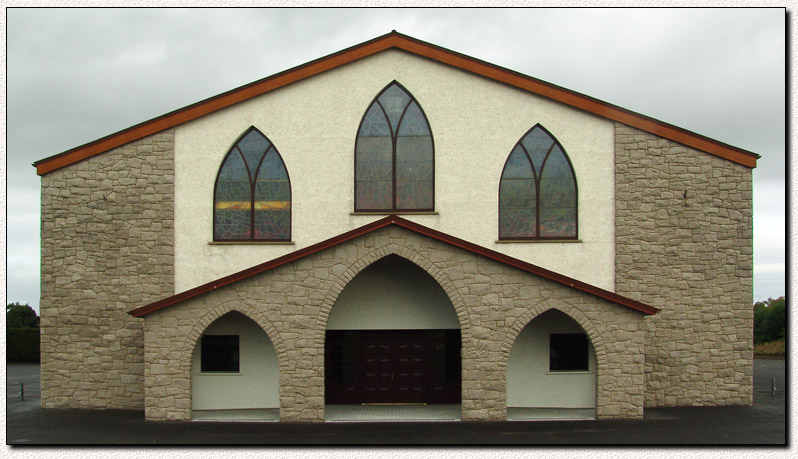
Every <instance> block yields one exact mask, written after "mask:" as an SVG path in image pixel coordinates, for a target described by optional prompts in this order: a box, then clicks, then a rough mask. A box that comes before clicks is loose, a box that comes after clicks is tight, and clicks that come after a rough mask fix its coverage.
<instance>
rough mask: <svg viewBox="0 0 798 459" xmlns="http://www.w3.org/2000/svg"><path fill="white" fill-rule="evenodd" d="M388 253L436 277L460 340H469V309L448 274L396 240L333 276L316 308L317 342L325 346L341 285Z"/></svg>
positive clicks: (343, 285)
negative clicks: (396, 242)
mask: <svg viewBox="0 0 798 459" xmlns="http://www.w3.org/2000/svg"><path fill="white" fill-rule="evenodd" d="M388 255H397V256H399V257H402V258H404V259H405V260H408V261H410V262H411V263H413V264H415V265H416V266H418V267H419V268H421V269H422V270H424V272H426V273H427V274H429V275H430V276H431V277H432V278H433V279H435V281H436V282H437V283H438V285H440V286H441V288H442V289H443V291H444V292H446V296H447V297H448V298H449V301H451V303H452V306H453V307H454V310H455V314H456V315H457V320H458V321H459V322H460V334H461V340H462V342H464V343H466V342H470V340H471V323H470V321H469V318H468V313H467V312H466V307H465V303H463V300H462V298H460V294H459V293H458V292H457V289H456V288H455V287H454V284H452V282H451V281H450V280H449V278H448V276H446V274H444V273H443V271H441V270H440V269H438V268H437V267H436V266H435V265H434V264H433V263H432V262H431V261H429V260H427V259H426V258H424V257H422V256H421V255H419V254H418V253H416V252H415V251H413V250H410V249H408V248H406V247H402V246H399V245H397V244H390V245H387V246H385V247H382V248H379V249H375V250H373V251H371V252H369V253H368V254H366V255H365V256H363V257H361V258H360V259H358V260H357V261H355V262H354V263H352V265H351V266H350V267H349V268H348V269H347V270H346V271H344V273H343V274H341V275H340V276H339V277H338V279H336V280H335V282H334V283H333V286H332V287H330V289H329V290H328V292H327V295H326V296H325V298H324V302H323V303H322V306H321V311H320V312H319V315H318V318H317V320H316V327H315V330H316V331H317V337H316V340H317V342H316V344H317V345H318V346H320V347H322V348H323V346H324V332H325V330H326V329H327V321H328V319H329V317H330V312H331V311H332V308H333V305H335V302H336V300H337V299H338V296H339V295H340V294H341V292H342V291H343V289H344V288H345V287H346V286H347V285H348V284H349V282H350V281H351V280H352V279H354V277H355V276H357V275H358V274H359V273H360V272H361V271H363V270H364V269H366V268H367V267H368V266H370V265H371V264H372V263H374V262H376V261H377V260H380V259H382V258H384V257H386V256H388Z"/></svg>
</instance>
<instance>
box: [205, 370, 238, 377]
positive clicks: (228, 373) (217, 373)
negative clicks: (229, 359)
mask: <svg viewBox="0 0 798 459" xmlns="http://www.w3.org/2000/svg"><path fill="white" fill-rule="evenodd" d="M197 376H244V373H241V372H235V371H200V372H199V373H197Z"/></svg>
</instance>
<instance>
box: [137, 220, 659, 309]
mask: <svg viewBox="0 0 798 459" xmlns="http://www.w3.org/2000/svg"><path fill="white" fill-rule="evenodd" d="M389 225H396V226H399V227H402V228H405V229H407V230H410V231H413V232H415V233H418V234H421V235H424V236H427V237H431V238H433V239H437V240H439V241H442V242H445V243H447V244H450V245H453V246H455V247H459V248H461V249H464V250H467V251H469V252H472V253H475V254H477V255H481V256H484V257H487V258H490V259H492V260H495V261H498V262H500V263H503V264H505V265H508V266H512V267H514V268H517V269H520V270H522V271H526V272H529V273H532V274H534V275H537V276H540V277H543V278H546V279H549V280H551V281H554V282H557V283H559V284H562V285H565V286H567V287H570V288H574V289H577V290H581V291H583V292H585V293H589V294H591V295H594V296H597V297H599V298H603V299H605V300H608V301H611V302H613V303H616V304H619V305H621V306H625V307H627V308H630V309H633V310H635V311H638V312H642V313H643V314H646V315H652V314H656V313H657V312H659V309H657V308H655V307H653V306H649V305H647V304H644V303H641V302H639V301H636V300H633V299H631V298H626V297H624V296H621V295H618V294H616V293H613V292H610V291H608V290H604V289H601V288H598V287H595V286H593V285H590V284H586V283H584V282H581V281H578V280H576V279H572V278H570V277H568V276H564V275H562V274H558V273H556V272H554V271H549V270H548V269H544V268H541V267H540V266H536V265H533V264H531V263H527V262H525V261H522V260H519V259H517V258H513V257H511V256H508V255H505V254H503V253H499V252H496V251H495V250H491V249H488V248H485V247H482V246H479V245H476V244H473V243H471V242H468V241H464V240H462V239H459V238H456V237H454V236H450V235H448V234H446V233H442V232H440V231H436V230H434V229H432V228H428V227H426V226H423V225H420V224H418V223H414V222H411V221H409V220H405V219H404V218H402V217H399V216H396V215H389V216H387V217H385V218H381V219H379V220H377V221H374V222H372V223H369V224H367V225H363V226H361V227H360V228H355V229H353V230H351V231H347V232H346V233H343V234H340V235H338V236H335V237H333V238H330V239H327V240H326V241H322V242H319V243H317V244H313V245H311V246H309V247H305V248H304V249H300V250H297V251H295V252H292V253H289V254H287V255H283V256H281V257H278V258H275V259H274V260H271V261H267V262H265V263H261V264H259V265H256V266H253V267H251V268H248V269H245V270H243V271H239V272H237V273H234V274H230V275H229V276H225V277H222V278H220V279H217V280H215V281H212V282H208V283H207V284H203V285H200V286H199V287H195V288H192V289H190V290H186V291H185V292H182V293H178V294H177V295H174V296H170V297H169V298H164V299H163V300H160V301H156V302H155V303H151V304H148V305H147V306H142V307H140V308H137V309H134V310H132V311H129V312H128V314H130V315H132V316H134V317H143V316H145V315H147V314H149V313H151V312H155V311H157V310H159V309H163V308H166V307H169V306H172V305H175V304H178V303H180V302H182V301H185V300H188V299H190V298H194V297H196V296H199V295H202V294H204V293H208V292H212V291H214V290H216V289H218V288H221V287H224V286H227V285H230V284H232V283H235V282H238V281H240V280H243V279H246V278H249V277H252V276H255V275H257V274H261V273H264V272H266V271H269V270H271V269H273V268H276V267H278V266H282V265H284V264H286V263H290V262H292V261H296V260H299V259H301V258H304V257H307V256H309V255H312V254H314V253H316V252H320V251H322V250H326V249H329V248H331V247H334V246H336V245H338V244H341V243H344V242H346V241H349V240H352V239H354V238H357V237H360V236H363V235H365V234H368V233H371V232H374V231H377V230H378V229H381V228H384V227H386V226H389Z"/></svg>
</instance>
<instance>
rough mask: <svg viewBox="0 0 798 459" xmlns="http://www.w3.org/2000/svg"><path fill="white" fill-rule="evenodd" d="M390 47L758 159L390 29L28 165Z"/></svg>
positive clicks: (134, 135)
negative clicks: (355, 43)
mask: <svg viewBox="0 0 798 459" xmlns="http://www.w3.org/2000/svg"><path fill="white" fill-rule="evenodd" d="M390 48H396V49H400V50H403V51H406V52H409V53H412V54H415V55H418V56H422V57H426V58H429V59H432V60H434V61H437V62H440V63H443V64H447V65H451V66H453V67H456V68H459V69H461V70H465V71H468V72H471V73H474V74H476V75H481V76H483V77H486V78H489V79H492V80H494V81H498V82H501V83H505V84H508V85H510V86H514V87H516V88H519V89H523V90H526V91H529V92H532V93H534V94H538V95H541V96H544V97H547V98H549V99H552V100H555V101H558V102H561V103H564V104H567V105H569V106H572V107H575V108H578V109H581V110H584V111H587V112H589V113H593V114H595V115H598V116H602V117H605V118H608V119H611V120H613V121H617V122H620V123H624V124H627V125H629V126H632V127H635V128H638V129H641V130H643V131H647V132H650V133H652V134H655V135H658V136H661V137H663V138H666V139H670V140H673V141H676V142H679V143H681V144H684V145H686V146H689V147H692V148H696V149H698V150H701V151H704V152H706V153H709V154H712V155H715V156H719V157H722V158H725V159H728V160H730V161H734V162H736V163H739V164H742V165H745V166H748V167H756V160H757V159H758V158H759V157H760V156H759V155H758V154H756V153H753V152H750V151H747V150H743V149H741V148H737V147H734V146H731V145H728V144H725V143H723V142H720V141H717V140H714V139H711V138H709V137H705V136H702V135H700V134H696V133H694V132H691V131H688V130H686V129H683V128H680V127H677V126H674V125H671V124H668V123H665V122H662V121H659V120H657V119H654V118H651V117H648V116H645V115H641V114H639V113H636V112H633V111H631V110H627V109H624V108H622V107H618V106H616V105H612V104H610V103H607V102H604V101H601V100H599V99H595V98H593V97H590V96H587V95H585V94H581V93H578V92H576V91H572V90H570V89H566V88H563V87H560V86H557V85H554V84H552V83H548V82H546V81H543V80H539V79H537V78H534V77H531V76H528V75H524V74H522V73H519V72H516V71H514V70H510V69H507V68H504V67H501V66H498V65H495V64H491V63H489V62H486V61H482V60H480V59H477V58H474V57H471V56H468V55H465V54H461V53H458V52H456V51H452V50H449V49H446V48H443V47H441V46H438V45H434V44H432V43H428V42H425V41H422V40H419V39H416V38H413V37H410V36H407V35H403V34H400V33H398V32H396V31H392V32H390V33H388V34H385V35H382V36H379V37H377V38H374V39H372V40H369V41H366V42H363V43H360V44H357V45H354V46H352V47H349V48H346V49H344V50H341V51H338V52H335V53H333V54H329V55H327V56H324V57H321V58H318V59H315V60H313V61H310V62H307V63H305V64H302V65H299V66H297V67H293V68H291V69H288V70H285V71H283V72H280V73H277V74H275V75H271V76H269V77H266V78H263V79H261V80H257V81H254V82H252V83H249V84H246V85H244V86H240V87H238V88H235V89H232V90H230V91H227V92H224V93H222V94H219V95H216V96H213V97H210V98H208V99H205V100H202V101H200V102H196V103H194V104H191V105H189V106H186V107H183V108H180V109H178V110H175V111H172V112H169V113H167V114H165V115H162V116H159V117H157V118H153V119H151V120H149V121H145V122H143V123H139V124H137V125H135V126H132V127H129V128H127V129H124V130H122V131H119V132H116V133H114V134H110V135H108V136H105V137H103V138H101V139H98V140H95V141H93V142H89V143H87V144H84V145H81V146H79V147H75V148H72V149H70V150H67V151H65V152H63V153H59V154H57V155H54V156H50V157H47V158H44V159H41V160H39V161H36V162H34V163H33V166H34V167H36V172H37V174H39V175H44V174H46V173H48V172H52V171H54V170H57V169H60V168H62V167H65V166H67V165H69V164H73V163H75V162H78V161H81V160H84V159H87V158H90V157H92V156H95V155H98V154H100V153H103V152H105V151H108V150H110V149H112V148H116V147H119V146H121V145H125V144H127V143H129V142H132V141H135V140H138V139H141V138H143V137H146V136H148V135H152V134H155V133H157V132H161V131H163V130H165V129H169V128H171V127H174V126H177V125H179V124H182V123H185V122H187V121H191V120H193V119H196V118H199V117H201V116H204V115H207V114H209V113H212V112H215V111H217V110H221V109H223V108H226V107H229V106H231V105H234V104H237V103H239V102H242V101H244V100H247V99H250V98H252V97H256V96H259V95H261V94H265V93H267V92H269V91H272V90H275V89H278V88H281V87H283V86H287V85H289V84H292V83H294V82H297V81H300V80H303V79H305V78H308V77H311V76H314V75H317V74H319V73H322V72H325V71H327V70H331V69H333V68H336V67H339V66H341V65H345V64H348V63H350V62H353V61H356V60H358V59H361V58H364V57H367V56H370V55H373V54H376V53H378V52H380V51H384V50H386V49H390Z"/></svg>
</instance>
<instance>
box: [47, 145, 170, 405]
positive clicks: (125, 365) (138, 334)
mask: <svg viewBox="0 0 798 459" xmlns="http://www.w3.org/2000/svg"><path fill="white" fill-rule="evenodd" d="M41 180H42V199H41V206H42V207H41V215H42V233H41V238H42V251H41V257H42V272H41V275H42V278H41V285H42V293H41V305H40V309H41V359H42V360H41V397H42V406H43V407H44V408H142V407H143V405H144V336H143V335H144V333H143V324H142V322H141V321H140V320H138V319H135V318H133V317H131V316H130V315H128V314H127V312H128V311H129V310H130V309H131V308H132V307H136V306H143V305H145V304H147V303H150V302H153V301H155V300H158V299H161V298H163V297H166V296H169V295H172V294H174V289H173V285H174V284H173V283H174V244H173V239H174V236H173V221H174V217H173V214H174V209H173V207H174V206H173V202H174V134H173V132H172V130H168V131H164V132H161V133H158V134H155V135H152V136H150V137H147V138H144V139H141V140H138V141H135V142H132V143H130V144H127V145H125V146H122V147H119V148H116V149H114V150H111V151H109V152H107V153H104V154H102V155H100V156H96V157H94V158H91V159H89V160H84V161H80V162H78V163H75V164H72V165H69V166H67V167H64V168H62V169H59V170H56V171H54V172H51V173H49V174H46V175H44V176H42V178H41Z"/></svg>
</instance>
